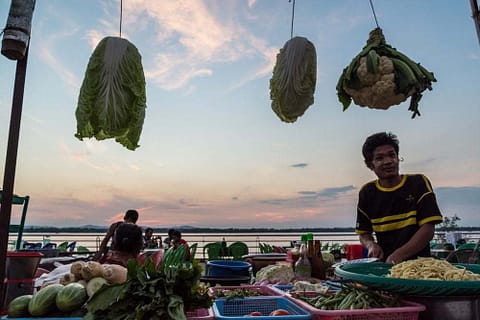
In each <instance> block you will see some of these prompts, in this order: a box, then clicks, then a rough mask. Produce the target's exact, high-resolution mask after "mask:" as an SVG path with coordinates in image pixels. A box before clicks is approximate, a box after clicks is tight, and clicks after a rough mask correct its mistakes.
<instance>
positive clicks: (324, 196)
mask: <svg viewBox="0 0 480 320" xmlns="http://www.w3.org/2000/svg"><path fill="white" fill-rule="evenodd" d="M354 190H356V188H355V187H354V186H344V187H335V188H326V189H322V190H320V191H299V192H298V194H299V196H298V197H290V198H277V199H266V200H261V201H260V202H262V203H266V204H271V205H278V206H279V205H282V206H303V207H309V206H316V205H318V204H319V201H324V200H333V199H336V198H337V197H338V196H339V195H344V194H347V193H349V192H352V191H354Z"/></svg>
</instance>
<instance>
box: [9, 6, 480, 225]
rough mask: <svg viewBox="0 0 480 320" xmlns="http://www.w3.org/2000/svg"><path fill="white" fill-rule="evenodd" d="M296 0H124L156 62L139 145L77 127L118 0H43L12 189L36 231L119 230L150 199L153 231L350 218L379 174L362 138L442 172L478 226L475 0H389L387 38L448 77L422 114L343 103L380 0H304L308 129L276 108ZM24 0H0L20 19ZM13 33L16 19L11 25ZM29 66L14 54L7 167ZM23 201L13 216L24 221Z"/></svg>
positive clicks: (148, 70)
mask: <svg viewBox="0 0 480 320" xmlns="http://www.w3.org/2000/svg"><path fill="white" fill-rule="evenodd" d="M292 3H293V2H289V1H288V0H256V1H255V0H204V1H200V0H183V1H182V0H176V1H167V0H165V1H164V0H157V1H152V0H123V20H122V37H124V38H126V39H128V40H129V41H130V42H132V43H133V44H134V45H135V46H136V47H137V48H138V50H139V52H140V54H141V56H142V65H143V69H144V73H145V78H146V91H147V109H146V116H145V122H144V125H143V131H142V134H141V137H140V141H139V144H140V147H139V148H137V149H136V150H135V151H130V150H128V149H126V148H124V147H123V146H122V145H120V144H118V143H116V142H115V141H114V140H103V141H96V140H94V139H84V141H80V140H78V139H77V138H75V137H74V134H75V133H76V125H77V123H76V119H75V109H76V106H77V100H78V94H79V90H80V86H81V83H82V81H83V78H84V74H85V70H86V66H87V63H88V60H89V58H90V56H91V54H92V52H93V50H94V48H95V47H96V45H97V44H98V42H99V41H100V40H101V39H102V38H103V37H105V36H119V21H120V1H119V0H115V1H113V0H105V1H96V0H48V1H41V0H40V1H36V6H35V11H34V14H33V25H32V37H31V45H30V53H29V60H28V67H27V78H26V84H25V97H24V104H23V115H22V124H21V131H20V141H19V149H18V161H17V170H16V180H15V188H14V190H15V194H17V195H29V196H30V197H31V200H30V206H29V210H28V215H27V221H26V224H27V225H52V226H82V225H86V224H94V225H100V226H104V225H108V224H110V223H111V222H113V221H117V220H119V219H121V218H122V217H123V214H124V212H125V211H126V210H127V209H131V208H132V209H137V210H138V211H139V213H140V219H139V221H138V223H139V224H140V225H144V226H146V225H149V226H153V227H169V226H174V225H191V226H202V227H221V228H224V227H225V228H227V227H274V228H301V227H354V224H355V215H356V203H357V195H358V191H359V189H360V188H361V187H362V185H363V184H364V183H366V182H368V181H370V180H373V179H375V175H374V174H373V172H372V171H370V170H369V169H368V168H366V167H365V165H364V163H363V157H362V154H361V146H362V144H363V142H364V140H365V138H366V137H367V136H368V135H370V134H372V133H375V132H379V131H391V132H393V133H395V134H397V135H398V137H399V139H400V156H401V157H402V158H403V159H404V161H403V162H402V163H401V165H400V170H401V173H424V174H425V175H427V176H428V177H429V179H430V180H431V182H432V184H433V186H434V191H435V193H436V195H437V199H438V202H439V205H440V208H441V211H442V213H443V215H445V216H453V215H454V214H456V215H458V216H459V217H460V218H461V221H460V222H459V224H460V225H462V226H480V143H479V141H480V94H479V92H480V90H479V80H478V79H479V77H480V45H479V41H478V38H477V35H476V32H475V25H474V22H473V19H472V17H471V16H472V12H471V8H470V4H469V1H468V0H455V1H454V0H422V1H418V0H403V1H391V0H375V1H373V4H374V7H375V12H376V14H377V18H378V23H379V25H380V27H381V28H382V29H383V33H384V35H385V37H386V41H387V43H389V44H390V45H392V46H393V47H395V48H397V49H398V50H399V51H401V52H403V53H404V54H406V55H407V56H409V57H410V58H411V59H412V60H414V61H416V62H420V63H421V64H422V65H423V66H425V67H426V68H427V69H428V70H430V71H432V72H433V73H434V74H435V77H436V78H437V80H438V82H435V83H434V84H433V90H432V91H425V92H424V94H423V98H422V100H421V101H420V104H419V110H420V112H421V116H420V117H416V118H415V119H411V112H410V111H408V105H409V100H407V101H406V102H404V103H402V104H400V105H397V106H393V107H391V108H390V109H388V110H371V109H367V108H361V107H358V106H356V105H353V104H352V105H351V106H350V108H349V109H347V110H346V111H342V105H341V103H340V102H339V101H338V99H337V94H336V89H335V86H336V84H337V80H338V78H339V76H340V74H341V72H342V70H343V68H345V67H346V66H347V65H348V64H349V63H350V61H351V60H352V58H353V57H354V56H355V55H357V54H358V53H359V52H360V51H361V49H362V48H363V47H364V46H365V43H366V40H367V39H368V35H369V32H370V31H371V30H372V29H374V28H375V27H376V25H375V20H374V18H373V14H372V10H371V8H370V3H369V1H368V0H297V1H296V2H295V20H294V31H293V34H294V36H302V37H306V38H307V39H308V40H310V41H311V42H312V43H313V44H314V46H315V49H316V53H317V84H316V91H315V96H314V98H315V102H314V104H313V105H311V106H310V107H309V108H308V110H307V111H306V112H305V114H304V115H303V116H302V117H300V118H298V120H297V121H296V122H295V123H290V124H288V123H284V122H282V121H281V120H280V119H279V118H278V117H277V116H276V114H275V113H274V112H273V111H272V109H271V100H270V89H269V81H270V78H271V76H272V71H273V67H274V65H275V58H276V54H277V53H278V51H279V49H280V48H282V47H283V45H284V44H285V42H286V41H288V40H289V39H290V31H291V29H290V28H291V15H292ZM9 8H10V1H0V24H2V23H3V25H5V24H6V21H7V16H8V11H9ZM2 28H3V27H2ZM15 68H16V62H15V61H12V60H9V59H7V58H6V57H4V56H1V57H0V76H1V79H2V80H1V81H0V124H1V125H0V173H1V175H2V181H3V175H4V166H5V156H6V149H7V140H8V127H9V121H10V114H11V106H12V95H13V84H14V77H15ZM19 212H20V210H19V208H17V207H15V208H14V211H13V217H12V220H15V219H18V213H19Z"/></svg>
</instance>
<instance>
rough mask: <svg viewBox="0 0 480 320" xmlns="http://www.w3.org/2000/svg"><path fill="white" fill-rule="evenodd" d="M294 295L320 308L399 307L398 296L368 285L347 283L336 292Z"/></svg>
mask: <svg viewBox="0 0 480 320" xmlns="http://www.w3.org/2000/svg"><path fill="white" fill-rule="evenodd" d="M294 297H295V298H297V299H300V300H302V301H305V302H307V303H308V304H310V305H312V306H314V307H315V308H317V309H320V310H351V309H373V308H393V307H399V306H400V302H399V300H398V298H397V297H391V296H386V295H382V294H380V293H378V292H376V291H372V290H370V289H368V288H366V287H359V286H355V285H345V286H343V287H342V288H341V289H340V290H339V291H337V292H336V293H334V294H332V293H324V294H318V295H315V296H314V297H312V296H308V295H305V294H304V293H298V292H297V293H295V294H294Z"/></svg>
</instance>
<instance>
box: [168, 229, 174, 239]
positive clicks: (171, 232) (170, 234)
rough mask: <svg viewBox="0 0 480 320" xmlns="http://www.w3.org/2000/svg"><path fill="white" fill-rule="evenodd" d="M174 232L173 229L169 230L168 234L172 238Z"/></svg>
mask: <svg viewBox="0 0 480 320" xmlns="http://www.w3.org/2000/svg"><path fill="white" fill-rule="evenodd" d="M174 231H175V229H173V228H172V229H168V232H167V234H168V236H169V237H171V236H172V234H173V232H174Z"/></svg>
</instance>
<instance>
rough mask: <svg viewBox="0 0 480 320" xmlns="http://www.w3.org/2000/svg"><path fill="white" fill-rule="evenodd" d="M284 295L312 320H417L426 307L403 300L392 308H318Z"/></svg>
mask: <svg viewBox="0 0 480 320" xmlns="http://www.w3.org/2000/svg"><path fill="white" fill-rule="evenodd" d="M309 295H310V294H309ZM286 297H287V299H291V300H292V301H294V302H295V303H296V304H298V305H299V306H301V307H302V308H303V309H305V310H307V311H308V312H310V313H311V315H312V320H418V316H419V313H420V312H422V311H425V309H426V308H425V306H424V305H422V304H419V303H415V302H410V301H405V300H403V301H401V304H402V306H401V307H394V308H375V309H353V310H320V309H317V308H315V307H314V306H312V305H310V304H308V303H307V302H305V301H302V300H300V299H296V298H294V297H293V296H292V295H291V294H287V295H286Z"/></svg>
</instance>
